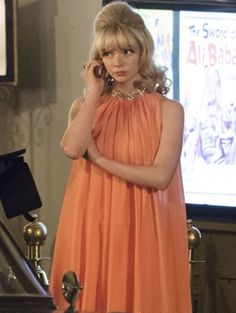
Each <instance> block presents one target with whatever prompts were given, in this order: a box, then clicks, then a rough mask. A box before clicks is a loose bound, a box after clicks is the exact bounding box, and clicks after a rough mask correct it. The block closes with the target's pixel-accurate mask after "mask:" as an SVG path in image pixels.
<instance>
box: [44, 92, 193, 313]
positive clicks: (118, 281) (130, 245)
mask: <svg viewBox="0 0 236 313" xmlns="http://www.w3.org/2000/svg"><path fill="white" fill-rule="evenodd" d="M160 99H161V95H159V94H158V93H145V94H144V95H140V96H138V97H137V98H135V99H133V100H125V99H121V98H116V97H113V96H111V95H106V96H104V97H103V98H102V100H101V102H100V103H99V104H98V106H97V109H96V117H95V122H94V129H93V138H94V140H95V142H96V145H97V147H98V149H99V151H100V152H101V153H102V154H103V155H104V156H106V157H107V158H110V159H114V160H116V161H118V162H124V163H128V164H136V165H151V164H153V161H154V158H155V155H156V153H157V150H158V146H159V143H160V136H161V132H162V117H161V116H162V114H161V102H160ZM69 270H73V271H74V272H75V273H76V274H77V275H78V277H79V279H80V281H81V283H82V284H83V285H84V289H83V290H82V292H81V294H80V296H79V300H78V303H77V310H78V311H79V312H80V313H191V312H192V311H191V300H190V287H189V267H188V247H187V226H186V212H185V203H184V197H183V187H182V178H181V172H180V167H178V169H177V171H176V173H175V175H174V177H173V179H172V181H171V183H170V185H169V186H168V188H167V189H166V190H165V191H157V190H154V189H152V188H144V187H140V186H137V185H134V184H131V183H128V182H126V181H124V180H122V179H119V178H117V177H115V176H113V175H111V174H109V173H108V172H106V171H104V170H103V169H101V168H99V167H98V166H96V165H94V164H92V163H91V162H90V161H88V160H86V159H84V158H80V159H78V160H75V161H73V165H72V169H71V173H70V176H69V180H68V184H67V189H66V193H65V197H64V201H63V205H62V209H61V214H60V220H59V225H58V230H57V237H56V243H55V250H54V256H53V265H52V271H51V278H50V288H51V291H52V294H53V296H54V299H55V302H56V304H57V305H58V306H59V308H61V309H63V308H67V307H68V304H66V302H65V301H64V299H63V296H62V292H61V281H62V276H63V274H64V273H65V272H67V271H69Z"/></svg>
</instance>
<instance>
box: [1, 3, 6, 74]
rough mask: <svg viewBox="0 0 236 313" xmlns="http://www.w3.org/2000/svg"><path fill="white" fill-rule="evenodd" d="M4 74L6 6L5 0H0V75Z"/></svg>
mask: <svg viewBox="0 0 236 313" xmlns="http://www.w3.org/2000/svg"><path fill="white" fill-rule="evenodd" d="M6 74H7V55H6V7H5V0H0V76H5V75H6Z"/></svg>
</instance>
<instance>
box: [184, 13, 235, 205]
mask: <svg viewBox="0 0 236 313" xmlns="http://www.w3.org/2000/svg"><path fill="white" fill-rule="evenodd" d="M179 25H180V38H179V40H180V44H179V49H180V51H179V69H180V102H181V103H182V104H183V105H184V108H185V117H186V120H185V130H184V145H183V154H182V168H183V178H184V187H185V194H186V202H189V203H206V204H211V203H212V199H214V202H215V203H216V204H217V203H221V204H223V205H231V206H232V205H233V206H235V205H236V197H235V195H233V194H234V193H235V177H236V16H235V14H231V13H213V12H187V11H182V12H181V13H180V24H179ZM202 173H204V177H203V175H202ZM196 190H197V192H196Z"/></svg>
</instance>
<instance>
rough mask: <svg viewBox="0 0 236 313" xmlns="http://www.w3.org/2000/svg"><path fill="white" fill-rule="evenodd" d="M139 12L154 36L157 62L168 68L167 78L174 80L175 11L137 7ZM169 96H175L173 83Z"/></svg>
mask: <svg viewBox="0 0 236 313" xmlns="http://www.w3.org/2000/svg"><path fill="white" fill-rule="evenodd" d="M137 12H138V13H139V14H140V15H142V17H143V19H144V21H145V24H146V26H147V28H148V30H149V31H150V33H151V35H152V37H153V40H154V44H155V54H154V60H155V63H156V64H157V65H158V66H163V67H166V68H167V71H166V75H167V78H168V79H169V80H170V82H173V64H172V55H173V11H170V10H148V9H137ZM173 83H174V82H173ZM170 84H171V83H170ZM168 97H170V98H172V97H173V85H171V88H170V91H169V93H168Z"/></svg>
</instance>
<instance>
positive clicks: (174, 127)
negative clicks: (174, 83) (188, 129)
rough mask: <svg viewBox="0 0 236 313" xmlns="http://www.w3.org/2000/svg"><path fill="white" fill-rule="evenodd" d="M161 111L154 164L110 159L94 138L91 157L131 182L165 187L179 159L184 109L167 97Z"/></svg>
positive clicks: (146, 185) (162, 188)
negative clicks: (159, 134) (161, 116)
mask: <svg viewBox="0 0 236 313" xmlns="http://www.w3.org/2000/svg"><path fill="white" fill-rule="evenodd" d="M162 111H163V113H162V114H163V129H162V135H161V141H160V146H159V149H158V152H157V154H156V157H155V160H154V164H153V165H150V166H139V165H129V164H124V163H120V162H116V161H114V160H110V159H107V158H105V157H104V156H102V155H101V154H100V153H99V152H98V150H97V148H96V146H95V144H94V143H93V142H92V143H91V144H90V146H89V148H88V155H89V158H90V159H91V160H92V161H93V162H94V163H96V164H97V165H98V166H100V167H102V168H103V169H105V170H107V171H108V172H109V173H111V174H113V175H115V176H117V177H119V178H121V179H124V180H126V181H128V182H131V183H134V184H137V185H140V186H143V187H150V188H155V189H159V190H164V189H166V187H167V186H168V184H169V183H170V181H171V179H172V177H173V175H174V173H175V171H176V168H177V166H178V163H179V160H180V155H181V149H182V137H183V124H184V112H183V108H182V106H181V105H180V104H179V103H177V102H175V101H173V100H168V99H165V100H164V101H163V104H162Z"/></svg>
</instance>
